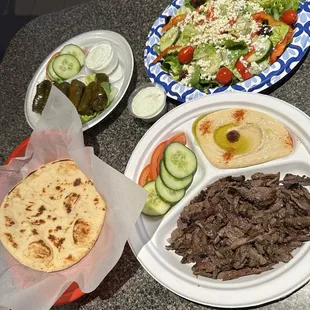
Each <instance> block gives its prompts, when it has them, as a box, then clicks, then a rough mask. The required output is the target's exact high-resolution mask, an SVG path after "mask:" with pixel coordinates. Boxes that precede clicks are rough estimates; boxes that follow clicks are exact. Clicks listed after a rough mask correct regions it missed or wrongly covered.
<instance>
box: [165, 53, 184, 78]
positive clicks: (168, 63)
mask: <svg viewBox="0 0 310 310" xmlns="http://www.w3.org/2000/svg"><path fill="white" fill-rule="evenodd" d="M162 66H163V68H164V69H165V71H168V72H170V71H171V72H172V74H173V75H179V74H180V73H181V72H182V67H183V66H182V65H181V64H180V62H179V60H178V57H177V56H173V55H168V56H167V57H165V58H164V63H163V65H162Z"/></svg>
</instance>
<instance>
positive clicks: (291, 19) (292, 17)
mask: <svg viewBox="0 0 310 310" xmlns="http://www.w3.org/2000/svg"><path fill="white" fill-rule="evenodd" d="M282 20H283V21H284V22H285V23H286V24H288V25H293V24H295V23H296V21H297V13H296V11H294V10H287V11H285V12H284V13H283V14H282Z"/></svg>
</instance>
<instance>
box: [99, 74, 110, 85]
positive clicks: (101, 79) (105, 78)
mask: <svg viewBox="0 0 310 310" xmlns="http://www.w3.org/2000/svg"><path fill="white" fill-rule="evenodd" d="M102 82H108V83H109V77H108V76H107V75H106V74H105V73H97V74H96V83H97V84H101V83H102Z"/></svg>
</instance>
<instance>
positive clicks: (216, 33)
mask: <svg viewBox="0 0 310 310" xmlns="http://www.w3.org/2000/svg"><path fill="white" fill-rule="evenodd" d="M298 6H299V3H298V0H248V1H247V0H207V1H206V0H185V1H184V4H183V5H182V6H181V7H180V8H179V9H178V11H177V14H176V15H175V16H171V17H168V18H166V24H165V25H164V27H163V28H162V37H161V39H160V42H159V44H158V45H155V46H154V50H155V51H156V52H157V53H158V57H157V58H156V59H155V60H154V63H157V62H161V67H162V69H163V70H165V71H166V72H168V73H169V74H170V75H171V76H172V78H173V79H174V80H177V81H180V82H181V83H183V84H185V85H188V86H191V87H195V88H199V89H204V90H205V92H207V91H208V89H209V88H210V87H218V86H223V85H230V84H235V83H238V82H240V81H244V80H247V79H250V78H251V77H252V76H254V75H257V74H259V73H260V72H262V71H263V70H265V69H266V68H267V67H269V66H270V65H271V64H273V63H274V62H276V61H277V59H278V58H279V57H280V56H281V55H282V54H283V52H284V50H285V48H286V47H287V45H288V44H289V43H290V42H291V39H292V37H293V28H292V27H293V25H294V24H295V23H296V21H297V12H296V11H297V9H298Z"/></svg>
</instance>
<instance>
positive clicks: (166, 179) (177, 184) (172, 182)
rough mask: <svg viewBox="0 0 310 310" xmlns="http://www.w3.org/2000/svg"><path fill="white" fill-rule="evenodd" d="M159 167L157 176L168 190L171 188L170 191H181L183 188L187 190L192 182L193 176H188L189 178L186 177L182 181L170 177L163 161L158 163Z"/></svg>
mask: <svg viewBox="0 0 310 310" xmlns="http://www.w3.org/2000/svg"><path fill="white" fill-rule="evenodd" d="M159 167H160V169H159V175H160V177H161V180H162V181H163V183H164V184H165V185H166V186H167V187H169V188H171V189H173V190H175V191H177V190H179V189H183V188H184V189H186V188H188V186H189V185H190V184H191V183H192V181H193V175H190V176H188V177H186V178H184V179H177V178H175V177H174V176H172V175H171V174H170V173H169V172H168V171H167V169H166V167H165V164H164V161H163V160H161V161H160V166H159Z"/></svg>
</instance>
